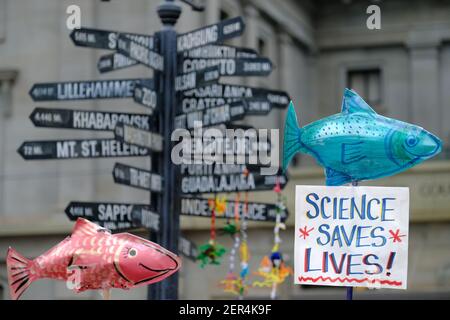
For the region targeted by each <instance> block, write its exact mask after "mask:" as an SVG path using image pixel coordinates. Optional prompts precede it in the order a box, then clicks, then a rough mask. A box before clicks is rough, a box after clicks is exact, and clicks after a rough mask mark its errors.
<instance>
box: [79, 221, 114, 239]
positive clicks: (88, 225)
mask: <svg viewBox="0 0 450 320" xmlns="http://www.w3.org/2000/svg"><path fill="white" fill-rule="evenodd" d="M98 232H106V233H108V231H107V230H106V229H105V228H103V227H100V226H99V225H97V224H95V223H93V222H91V221H89V220H86V219H83V218H78V219H77V222H76V223H75V226H74V227H73V230H72V237H77V236H81V237H86V236H95V235H96V234H98Z"/></svg>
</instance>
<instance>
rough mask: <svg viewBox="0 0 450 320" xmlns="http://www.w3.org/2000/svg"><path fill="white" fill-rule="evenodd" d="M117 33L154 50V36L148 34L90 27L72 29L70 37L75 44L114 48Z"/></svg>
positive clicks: (115, 46) (115, 47)
mask: <svg viewBox="0 0 450 320" xmlns="http://www.w3.org/2000/svg"><path fill="white" fill-rule="evenodd" d="M119 35H122V36H124V37H127V38H128V39H132V40H133V41H136V42H137V43H139V44H140V45H142V46H145V47H147V48H148V49H150V50H155V47H156V46H155V44H156V43H155V38H153V37H152V36H149V35H143V34H136V33H125V32H117V31H108V30H100V29H92V28H80V29H74V30H73V31H72V33H71V34H70V38H71V39H72V41H73V42H74V44H75V45H76V46H79V47H88V48H95V49H107V50H116V49H117V41H118V38H119Z"/></svg>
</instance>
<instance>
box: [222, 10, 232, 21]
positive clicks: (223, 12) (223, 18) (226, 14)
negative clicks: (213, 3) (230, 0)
mask: <svg viewBox="0 0 450 320" xmlns="http://www.w3.org/2000/svg"><path fill="white" fill-rule="evenodd" d="M227 19H230V15H229V14H228V12H226V11H225V10H223V9H222V10H220V21H223V20H227Z"/></svg>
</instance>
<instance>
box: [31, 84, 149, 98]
mask: <svg viewBox="0 0 450 320" xmlns="http://www.w3.org/2000/svg"><path fill="white" fill-rule="evenodd" d="M148 80H149V79H125V80H94V81H74V82H53V83H37V84H35V85H33V87H32V88H31V90H30V96H31V97H32V98H33V101H62V100H86V99H120V98H131V97H133V96H134V86H135V84H136V83H141V82H142V83H145V82H146V81H148Z"/></svg>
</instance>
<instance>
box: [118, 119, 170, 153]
mask: <svg viewBox="0 0 450 320" xmlns="http://www.w3.org/2000/svg"><path fill="white" fill-rule="evenodd" d="M114 135H115V137H116V139H117V140H120V141H123V142H124V143H127V144H131V145H136V146H140V147H143V148H147V149H150V150H152V151H156V152H161V151H162V150H163V137H162V136H161V135H160V134H158V133H153V132H150V131H145V130H140V129H137V128H135V127H132V126H129V125H125V124H123V123H118V124H117V125H116V129H115V130H114Z"/></svg>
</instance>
